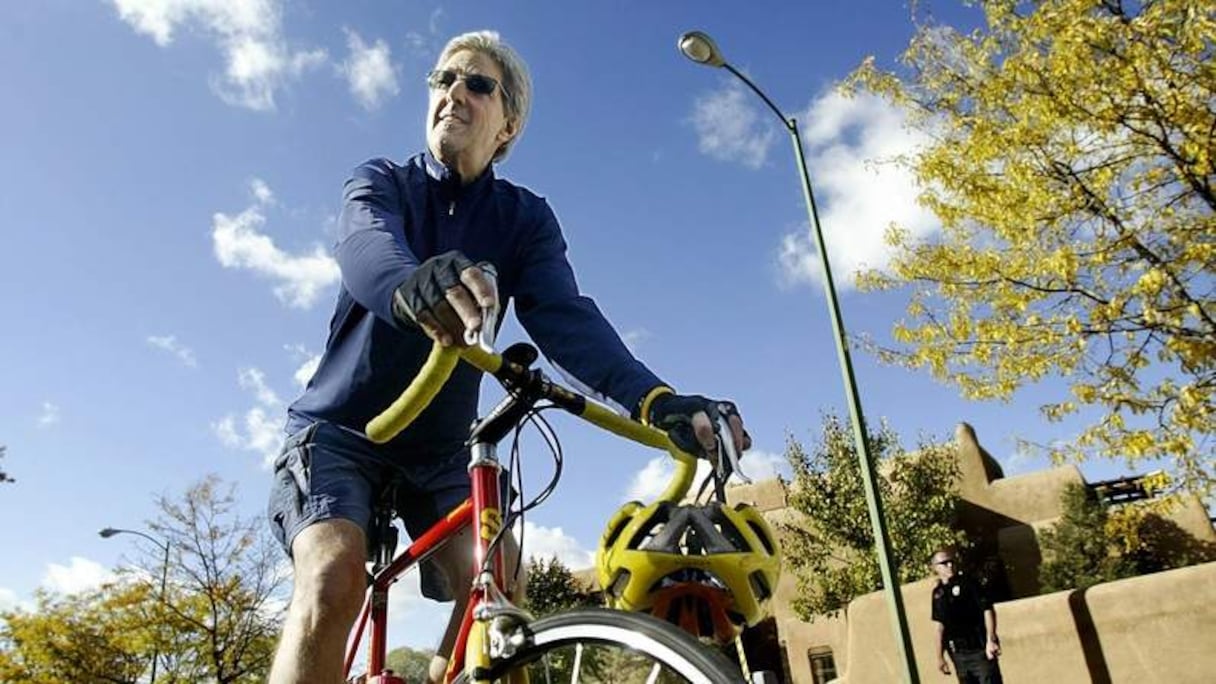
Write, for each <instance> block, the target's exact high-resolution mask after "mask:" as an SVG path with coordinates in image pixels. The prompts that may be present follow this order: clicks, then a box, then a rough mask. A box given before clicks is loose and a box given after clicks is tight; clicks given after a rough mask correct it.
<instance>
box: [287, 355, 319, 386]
mask: <svg viewBox="0 0 1216 684" xmlns="http://www.w3.org/2000/svg"><path fill="white" fill-rule="evenodd" d="M320 365H321V355H320V354H317V355H316V356H313V357H311V358H309V359H308V360H306V361H305V362H304V363H302V364H300V367H299V368H297V369H296V372H295V373H294V374H293V375H292V379H293V380H295V381H296V384H297V385H299V386H300V387H305V386H307V385H308V381H309V380H312V376H313V375H314V374H316V372H317V366H320Z"/></svg>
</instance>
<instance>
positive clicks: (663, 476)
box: [623, 449, 789, 504]
mask: <svg viewBox="0 0 1216 684" xmlns="http://www.w3.org/2000/svg"><path fill="white" fill-rule="evenodd" d="M739 468H740V469H741V470H742V471H743V473H744V474H745V475H747V476H748V477H749V478H751V479H752V480H753V481H760V480H767V479H771V478H773V477H777V476H778V475H782V476H784V477H786V478H788V477H789V466H788V465H786V462H785V457H783V456H781V455H780V454H773V453H770V452H767V451H760V450H758V449H753V450H751V451H748V452H746V453H744V454H743V457H742V458H740V459H739ZM674 473H675V461H673V460H671V458H670V457H668V456H656V457H655V458H652V459H650V460H649V461H647V462H646V465H645V466H643V467H642V469H641V470H640V471H638V472H637V473H636V474H634V476H633V478H632V479H631V480H630V481H629V487H628V488H627V489H626V491H625V496H624V499H623V500H624V501H641V502H643V503H647V504H649V503H651V502H653V501H654V500H655V499H657V498H658V497H659V495H660V494H662V493H663V490H664V489H666V488H667V485H668V484H669V483H670V482H671V478H672V475H673V474H674ZM708 476H709V462H708V461H706V460H704V459H697V473H696V475H694V476H693V484H692V488H691V489H690V491H689V493H690V494H696V493H697V490H698V489H700V487H701V483H702V482H704V481H705V478H706V477H708ZM731 482H736V483H738V482H742V480H741V479H739V477H738V476H737V475H732V476H731Z"/></svg>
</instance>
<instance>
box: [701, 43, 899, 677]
mask: <svg viewBox="0 0 1216 684" xmlns="http://www.w3.org/2000/svg"><path fill="white" fill-rule="evenodd" d="M678 44H679V47H680V52H682V53H684V56H686V57H688V58H689V59H691V60H692V61H694V62H696V63H697V64H704V65H705V66H711V67H722V68H724V69H726V70H727V71H729V72H731V73H732V74H734V75H735V76H736V77H738V78H739V80H740V81H743V83H744V84H746V85H747V87H748V88H751V89H752V92H754V93H756V94H757V95H759V96H760V99H761V100H764V104H766V105H768V108H769V109H771V110H773V113H774V114H776V115H777V118H778V119H781V123H782V124H783V125H784V126H785V127H786V129H787V130H789V132H790V137H791V139H792V140H793V143H794V153H795V154H796V155H797V157H798V170H799V171H801V172H802V192H803V194H804V195H805V196H806V208H807V212H808V213H809V214H810V220H811V231H812V232H813V233H814V234H815V245H816V247H817V248H818V249H819V258H820V261H821V263H822V266H823V291H824V293H825V294H826V295H827V299H828V309H829V311H830V313H831V315H832V332H833V333H834V334H835V338H836V353H837V355H838V356H839V358H840V372H841V375H842V379H843V380H844V389H845V393H846V394H847V395H848V400H849V414H850V415H851V416H852V419H853V439H854V441H855V443H856V448H857V458H858V460H860V461H861V479H862V484H863V485H864V489H865V492H866V504H867V506H868V507H869V509H870V524H871V526H872V527H873V530H874V540H875V546H876V547H877V548H876V550H877V552H878V567H879V569H880V570H881V571H882V584H883V590H884V593H885V594H886V596H887V603H888V605H889V606H890V608H891V615H892V627H893V628H894V630H895V633H896V644H898V645H899V650H900V656H901V657H902V659H903V662H904V668H905V669H904V676H905V678H906V680H907V681H909V682H911V683H912V684H916V682H918V681H919V679H918V677H917V671H916V661H915V660H914V659H913V655H912V640H911V638H910V637H909V635H908V620H907V616H906V615H905V614H904V605H903V599H902V598H901V596H900V593H899V583H898V581H897V580H896V577H897V576H896V574H895V568H894V566H893V564H892V562H891V554H890V551H889V549H890V548H891V540H890V537H889V535H888V534H887V527H886V522H885V520H886V519H885V518H884V517H883V510H882V499H881V498H880V497H879V496H878V488H877V487H876V486H875V482H876V480H877V477H876V474H875V469H874V459H873V458H872V457H871V455H870V450H869V446H868V444H867V442H866V430H865V418H864V417H863V416H862V413H861V399H860V398H859V397H858V395H857V381H856V380H855V379H854V377H853V362H852V360H851V359H850V357H849V348H848V345H847V344H846V342H845V334H844V321H843V320H842V319H841V317H840V302H839V301H838V300H837V298H836V287H835V285H834V284H833V282H832V268H831V265H830V264H829V263H828V251H827V247H826V245H825V244H824V241H823V230H822V229H821V228H820V227H819V211H818V210H817V209H816V207H815V195H814V194H813V193H812V192H811V176H810V174H809V173H807V170H806V157H805V156H803V153H802V138H801V137H799V135H798V122H797V121H795V120H794V118H793V117H787V116H786V115H785V114H783V113H782V112H781V110H780V109H778V108H777V105H775V104H773V101H772V100H770V99H768V96H767V95H765V94H764V93H763V92H761V90H760V89H759V88H757V87H756V84H754V83H752V82H751V79H749V78H748V77H747V76H744V75H743V74H742V73H741V72H739V71H738V70H737V69H735V68H734V67H733V66H731V65H730V64H729V63H728V62H727V61H726V59H725V58H724V57H723V56H722V51H721V50H719V49H718V46H717V44H715V43H714V41H713V39H712V38H710V37H709V36H708V35H706V34H705V33H703V32H701V31H689V32H688V33H685V34H684V35H682V36H680V40H679V43H678Z"/></svg>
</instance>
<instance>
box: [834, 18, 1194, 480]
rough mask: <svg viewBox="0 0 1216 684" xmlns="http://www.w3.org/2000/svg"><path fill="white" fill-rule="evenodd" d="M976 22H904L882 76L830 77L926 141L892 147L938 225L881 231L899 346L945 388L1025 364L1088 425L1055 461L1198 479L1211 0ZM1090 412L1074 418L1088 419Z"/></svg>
mask: <svg viewBox="0 0 1216 684" xmlns="http://www.w3.org/2000/svg"><path fill="white" fill-rule="evenodd" d="M976 4H977V5H978V6H980V7H981V8H982V10H983V12H984V15H985V17H986V20H987V23H986V27H985V28H982V29H978V30H976V31H974V32H971V33H966V34H964V33H961V32H959V31H956V30H954V29H951V28H949V27H945V26H941V25H934V24H931V23H924V24H922V25H921V26H920V27H919V29H918V31H917V33H916V35H915V37H914V38H913V40H912V42H911V45H910V46H909V48H908V50H907V51H906V52H905V53H904V55H903V57H902V61H903V63H904V64H905V65H906V67H907V69H906V70H900V71H899V72H898V73H896V72H888V71H884V70H882V69H880V68H879V67H878V66H876V65H875V63H874V61H873V60H872V59H871V60H867V62H865V63H864V64H863V65H862V66H861V67H860V68H859V69H858V70H857V71H856V72H855V73H854V74H853V75H852V76H851V77H850V79H849V81H848V84H847V85H848V87H849V88H850V89H852V90H854V91H868V92H871V93H875V94H877V95H879V96H881V97H884V98H886V99H887V100H888V101H891V102H893V103H895V104H897V105H900V106H902V107H904V108H905V109H906V110H907V111H908V112H909V114H910V121H911V122H912V124H911V125H913V126H914V127H916V128H918V129H920V130H922V131H924V132H926V133H928V134H929V136H930V138H931V142H930V143H929V144H927V145H926V146H925V147H923V148H922V149H920V150H918V151H916V152H915V153H913V154H911V155H909V156H908V157H906V158H904V159H903V160H902V163H906V164H908V165H909V167H910V168H911V169H912V170H913V171H914V172H915V175H916V177H917V179H918V181H919V183H920V186H921V188H922V190H921V201H922V203H923V204H924V205H925V206H926V207H928V208H929V209H931V210H932V211H933V212H934V213H935V214H936V216H937V218H938V219H939V221H940V224H941V228H942V232H941V234H940V235H939V236H938V237H937V238H935V239H933V240H931V241H927V242H917V241H914V240H912V239H911V238H910V236H909V234H908V233H907V232H904V231H902V230H901V229H900V228H899V227H898V226H895V227H893V228H892V229H891V230H890V231H889V233H888V238H889V241H890V243H891V245H892V246H893V247H894V248H895V251H896V257H895V259H894V260H893V262H892V265H891V267H890V270H888V271H886V272H878V271H871V272H867V273H864V274H862V276H861V285H862V286H863V287H865V288H870V289H895V288H905V287H906V288H908V289H909V290H910V292H911V298H910V301H909V303H908V307H907V316H906V318H905V319H904V320H902V321H900V322H899V323H898V324H897V325H896V326H895V328H894V330H893V337H894V339H895V342H896V344H895V345H894V346H888V347H878V346H877V345H876V349H877V351H878V352H879V353H880V355H881V356H882V357H883V358H885V359H887V360H889V361H895V362H898V363H902V364H905V365H907V366H910V367H913V368H927V369H929V370H930V371H931V372H932V373H933V374H934V375H935V376H936V377H938V378H939V379H942V380H945V381H947V382H949V383H951V384H954V385H957V386H958V387H959V388H960V389H961V391H962V393H963V394H964V396H966V397H969V398H975V399H1005V398H1008V397H1010V396H1011V395H1012V394H1013V393H1014V392H1015V391H1016V390H1018V389H1019V388H1021V387H1024V386H1026V385H1028V384H1030V383H1034V382H1036V381H1039V380H1041V379H1044V378H1047V377H1051V376H1058V377H1064V378H1068V383H1069V389H1070V393H1069V394H1068V395H1064V396H1059V397H1056V398H1054V400H1053V401H1052V403H1049V404H1047V405H1045V406H1043V407H1042V409H1043V411H1044V413H1045V414H1046V416H1047V417H1048V418H1049V419H1052V420H1061V419H1063V418H1064V417H1066V416H1069V415H1072V414H1076V417H1077V418H1078V419H1083V422H1084V423H1085V427H1084V428H1083V429H1082V430H1081V432H1080V434H1079V435H1078V436H1077V438H1076V440H1075V443H1073V444H1069V445H1067V446H1062V447H1061V446H1055V447H1052V449H1051V450H1052V455H1053V456H1055V457H1057V458H1065V457H1073V458H1077V459H1081V458H1085V457H1088V456H1104V457H1110V458H1125V459H1127V461H1128V462H1129V463H1134V462H1136V461H1141V460H1146V459H1147V460H1152V459H1162V460H1165V461H1166V462H1168V463H1171V464H1172V467H1171V468H1170V470H1171V471H1172V475H1173V478H1174V480H1173V486H1174V487H1176V488H1179V489H1185V490H1189V491H1193V492H1197V493H1199V494H1211V493H1212V491H1213V474H1214V473H1213V461H1214V459H1213V452H1214V449H1216V440H1214V439H1213V432H1214V431H1216V417H1214V415H1213V405H1212V404H1213V389H1214V388H1216V302H1214V288H1216V277H1214V271H1216V182H1214V181H1216V172H1214V169H1213V156H1214V155H1216V137H1214V136H1216V110H1214V108H1216V55H1214V54H1213V53H1214V49H1216V48H1214V46H1216V11H1214V10H1213V5H1212V3H1211V0H1142V1H1139V2H1124V1H1122V0H1038V1H1031V2H1019V1H1016V0H979V1H978V2H977V3H976ZM1091 417H1092V419H1091Z"/></svg>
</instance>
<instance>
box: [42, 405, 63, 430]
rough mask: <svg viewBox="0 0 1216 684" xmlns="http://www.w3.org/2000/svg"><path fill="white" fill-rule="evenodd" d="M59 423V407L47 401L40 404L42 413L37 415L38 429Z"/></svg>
mask: <svg viewBox="0 0 1216 684" xmlns="http://www.w3.org/2000/svg"><path fill="white" fill-rule="evenodd" d="M58 422H59V406H58V405H57V404H53V403H51V402H49V401H44V402H42V413H40V414H38V427H42V428H46V427H50V426H52V425H55V424H57V423H58Z"/></svg>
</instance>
